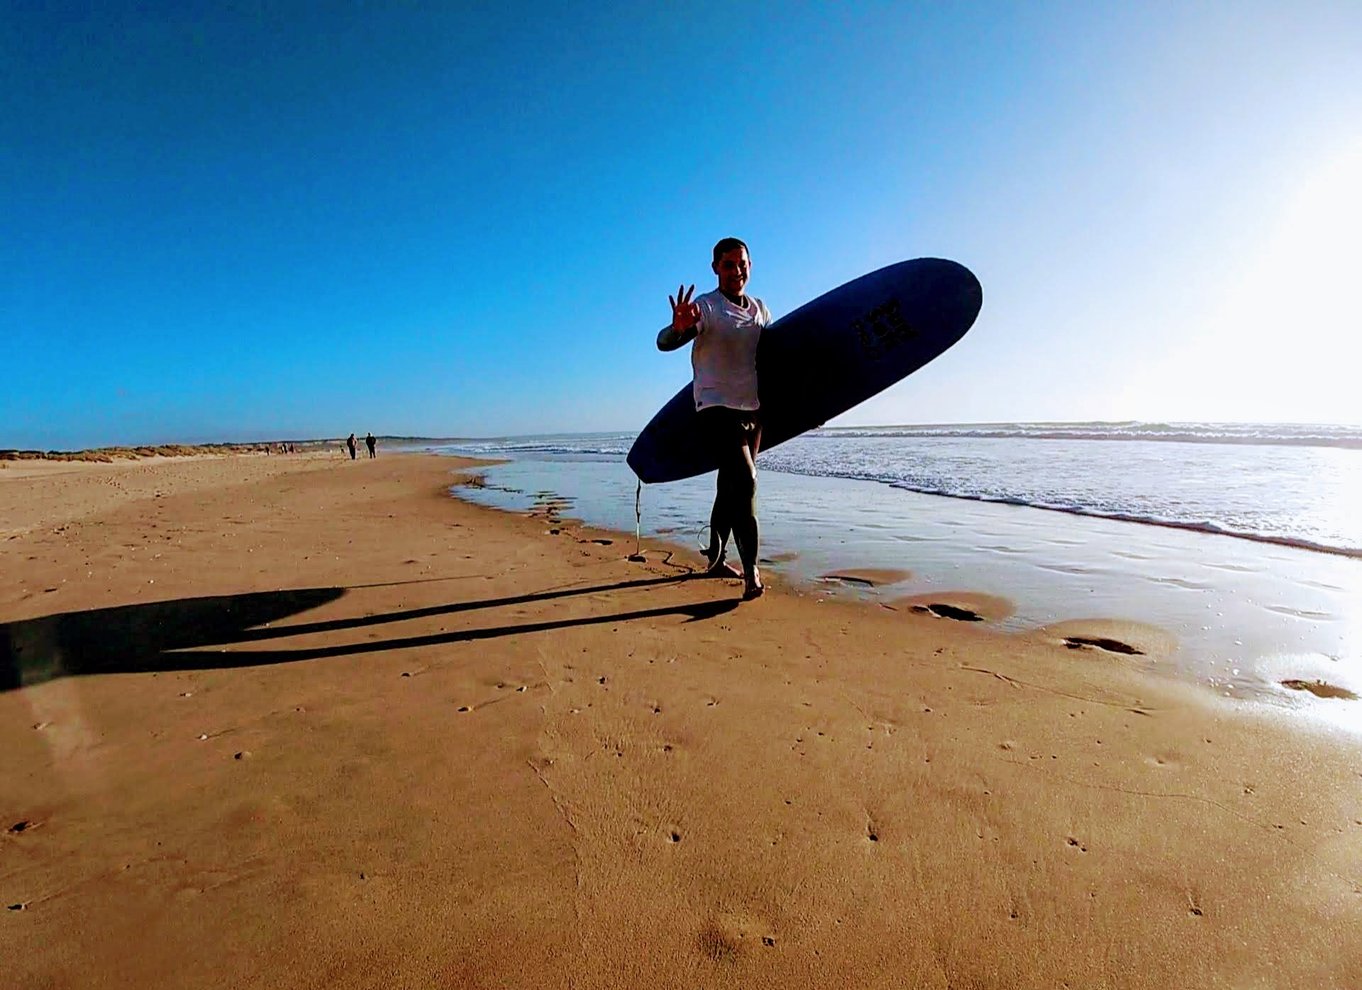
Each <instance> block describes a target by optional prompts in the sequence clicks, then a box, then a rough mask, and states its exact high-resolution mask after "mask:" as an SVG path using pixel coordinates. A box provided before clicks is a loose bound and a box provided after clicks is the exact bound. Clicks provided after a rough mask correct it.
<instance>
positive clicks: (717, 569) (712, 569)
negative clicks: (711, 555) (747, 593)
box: [705, 557, 742, 578]
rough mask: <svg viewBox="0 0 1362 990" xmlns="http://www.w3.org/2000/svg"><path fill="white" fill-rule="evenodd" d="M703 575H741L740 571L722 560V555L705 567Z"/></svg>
mask: <svg viewBox="0 0 1362 990" xmlns="http://www.w3.org/2000/svg"><path fill="white" fill-rule="evenodd" d="M705 577H717V578H740V577H742V571H740V570H738V569H737V568H736V567H734V566H733V565H732V564H730V563H729V562H728V561H726V560H724V558H723V557H720V558H719V559H718V560H716V561H714V562H713V563H711V564H710V565H709V567H707V568H706V569H705Z"/></svg>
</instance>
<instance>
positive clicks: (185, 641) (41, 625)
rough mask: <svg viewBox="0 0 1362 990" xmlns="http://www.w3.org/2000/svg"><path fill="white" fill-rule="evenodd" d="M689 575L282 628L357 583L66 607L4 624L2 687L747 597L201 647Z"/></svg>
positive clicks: (693, 609)
mask: <svg viewBox="0 0 1362 990" xmlns="http://www.w3.org/2000/svg"><path fill="white" fill-rule="evenodd" d="M688 577H689V575H684V576H677V577H660V578H647V579H643V580H639V581H622V582H618V583H616V584H604V585H592V586H587V587H577V588H561V589H550V590H548V591H543V592H537V593H534V594H528V595H513V596H509V597H503V598H488V599H482V600H478V601H468V602H450V603H447V604H443V605H437V606H431V607H429V608H417V609H404V610H400V611H395V612H386V613H382V614H379V615H366V616H357V617H354V618H345V619H331V620H327V621H324V622H308V623H299V624H294V625H284V626H277V627H273V628H261V627H263V626H265V625H266V624H267V623H271V622H276V621H278V620H280V619H283V618H287V617H288V616H290V615H296V614H298V613H300V612H305V611H307V610H309V609H313V608H317V607H318V606H321V605H325V604H327V603H328V602H333V601H335V600H336V599H338V598H340V597H341V596H342V595H344V594H345V593H346V590H347V589H345V588H304V589H298V590H291V591H262V592H252V593H249V594H242V595H219V596H213V597H205V598H182V599H178V600H175V601H165V602H147V603H145V604H138V605H119V606H116V607H113V608H101V609H90V610H88V611H84V612H65V613H59V614H57V615H49V616H43V617H41V618H37V619H26V620H23V621H20V622H11V623H8V624H5V625H0V691H9V690H13V689H15V688H20V687H28V686H32V685H35V684H43V683H46V682H47V681H51V680H56V679H57V678H60V677H78V676H82V675H87V674H114V673H149V672H153V671H168V670H211V669H226V668H231V667H254V666H259V665H262V664H274V663H289V662H292V661H297V660H319V659H324V658H327V657H338V656H346V655H350V654H361V653H378V652H382V651H384V650H394V649H410V648H417V647H425V646H438V645H442V644H446V643H460V642H466V641H469V640H480V639H492V638H495V637H498V636H510V635H515V634H518V633H535V632H546V631H549V630H554V629H568V628H572V627H575V626H589V625H597V624H600V623H606V622H629V621H632V620H635V619H650V618H658V617H661V616H667V615H684V616H687V617H688V621H697V620H702V619H708V618H713V617H714V616H717V615H722V614H723V613H724V612H727V611H729V610H730V609H732V608H734V607H735V606H736V605H737V602H736V601H717V602H701V603H698V604H691V605H673V606H664V607H660V608H649V609H637V610H634V611H628V612H615V613H611V614H608V615H593V616H585V617H579V618H573V619H557V620H549V621H544V622H522V623H513V624H506V625H500V626H492V627H488V628H482V629H464V630H458V631H454V632H442V633H437V634H432V635H427V636H408V637H402V638H394V639H387V640H376V641H370V642H367V643H354V644H344V645H337V646H325V647H316V648H311V649H289V650H246V651H234V652H225V651H223V650H220V649H215V650H212V651H207V650H203V649H196V648H198V647H205V646H210V645H211V646H217V647H221V646H224V645H227V644H231V643H246V642H257V641H260V640H265V639H271V638H277V637H284V636H298V635H303V634H307V633H320V632H336V631H340V630H345V629H359V628H365V627H371V626H375V625H382V624H385V623H389V622H402V621H405V620H408V619H416V618H427V617H431V616H437V615H447V614H450V613H454V612H464V611H469V610H472V609H479V608H496V607H499V606H504V605H521V604H526V603H529V602H537V601H545V600H550V599H555V598H564V597H568V596H571V595H589V594H596V593H600V592H607V591H619V590H623V589H628V588H640V587H648V586H651V585H658V584H674V583H677V582H679V581H684V580H686V579H687V578H688Z"/></svg>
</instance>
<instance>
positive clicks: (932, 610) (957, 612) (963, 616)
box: [913, 602, 984, 622]
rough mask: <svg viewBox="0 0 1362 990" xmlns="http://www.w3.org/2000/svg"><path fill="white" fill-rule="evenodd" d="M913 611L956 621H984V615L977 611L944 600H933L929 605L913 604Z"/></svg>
mask: <svg viewBox="0 0 1362 990" xmlns="http://www.w3.org/2000/svg"><path fill="white" fill-rule="evenodd" d="M913 611H914V612H924V613H926V614H928V615H934V616H936V617H937V618H938V619H954V620H955V621H956V622H983V621H984V617H983V616H982V615H980V614H979V613H978V612H975V611H972V610H970V609H967V608H957V607H956V606H954V605H947V604H945V603H944V602H933V603H932V604H931V605H914V606H913Z"/></svg>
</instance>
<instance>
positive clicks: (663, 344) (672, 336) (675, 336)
mask: <svg viewBox="0 0 1362 990" xmlns="http://www.w3.org/2000/svg"><path fill="white" fill-rule="evenodd" d="M699 330H700V325H699V324H695V325H693V326H690V327H687V328H686V329H685V330H677V329H676V327H674V326H672V325H671V324H670V323H669V324H667V325H666V326H665V327H663V328H662V329H661V330H659V331H658V332H657V349H658V350H659V351H674V350H676V349H677V348H678V347H684V346H686V345H687V344H689V343H690V342H691V341H692V340H694V339H695V337H696V335H697V334H698V333H699Z"/></svg>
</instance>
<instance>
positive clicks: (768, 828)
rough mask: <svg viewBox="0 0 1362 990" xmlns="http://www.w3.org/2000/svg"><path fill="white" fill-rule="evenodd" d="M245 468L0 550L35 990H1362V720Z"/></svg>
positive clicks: (162, 487) (408, 466) (85, 503)
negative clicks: (1294, 718) (752, 588)
mask: <svg viewBox="0 0 1362 990" xmlns="http://www.w3.org/2000/svg"><path fill="white" fill-rule="evenodd" d="M279 460H281V461H285V460H287V459H286V458H281V459H279ZM264 462H265V459H264V458H253V459H249V463H251V464H253V465H258V466H259V467H257V468H255V469H252V470H246V469H244V468H243V467H242V466H241V465H240V464H231V463H229V462H228V461H226V460H221V461H212V462H190V463H180V464H166V465H160V466H157V467H154V468H152V469H150V471H151V473H150V475H149V476H148V477H146V478H144V479H143V482H144V483H143V484H142V486H141V487H138V488H137V489H136V490H135V491H133V490H129V489H128V488H127V487H126V486H125V489H124V490H123V491H121V492H120V491H112V490H108V489H107V486H105V485H103V483H102V482H100V481H99V480H98V479H97V478H95V476H94V475H93V474H87V475H84V476H83V477H84V478H85V482H84V483H82V482H81V480H80V479H81V477H82V476H81V475H75V476H70V475H68V476H64V477H65V479H66V483H67V484H68V485H70V486H71V489H70V490H68V491H67V492H66V494H65V495H64V496H63V498H64V501H60V502H59V504H60V505H62V506H66V507H67V508H65V509H63V511H66V512H67V513H68V515H71V513H74V512H77V511H79V512H84V513H85V514H84V515H71V518H69V519H66V520H65V521H63V520H60V519H57V518H55V517H53V516H51V510H49V515H48V517H47V519H46V523H45V524H44V525H43V526H40V527H35V528H34V529H32V530H29V531H27V532H25V533H23V534H19V535H15V536H10V537H9V538H7V539H0V564H2V565H3V566H2V567H0V622H3V623H4V632H5V642H7V643H9V644H10V645H9V647H8V649H9V650H10V653H9V654H8V657H9V660H10V663H11V664H14V663H15V662H16V661H15V659H14V658H15V656H16V653H15V649H16V645H22V649H21V650H20V652H19V654H17V655H18V656H20V657H21V658H22V659H21V660H19V661H18V662H19V664H20V666H21V667H22V668H23V669H27V670H29V672H30V674H32V672H33V671H34V670H39V667H35V666H32V664H33V663H35V662H36V660H35V658H38V657H41V658H42V660H43V665H41V671H45V672H46V673H47V674H50V675H51V676H46V677H45V678H43V677H37V678H35V677H32V676H31V677H30V678H29V679H28V683H29V686H26V687H22V688H18V689H14V690H6V691H0V749H2V750H3V751H4V752H6V753H9V754H12V755H13V758H12V759H9V760H6V761H5V762H4V763H3V764H0V811H3V813H4V814H5V815H6V816H8V818H9V819H10V821H9V822H7V823H3V824H4V825H5V828H6V831H5V832H3V833H0V900H3V901H4V904H5V905H6V906H8V905H19V907H18V908H17V909H10V910H7V911H5V912H3V914H0V955H3V956H4V957H5V958H6V959H10V960H15V961H16V963H15V968H14V972H15V974H16V977H17V979H18V982H19V985H21V986H30V985H31V986H40V985H51V984H54V983H55V984H58V985H79V986H97V987H114V986H147V985H157V986H198V987H204V986H208V987H217V986H222V987H227V986H243V985H245V986H262V987H263V986H278V985H292V986H318V987H320V986H344V987H349V986H355V987H358V986H372V985H376V984H379V983H382V984H384V985H399V986H400V985H430V984H431V983H434V984H435V985H450V986H478V985H517V986H544V987H562V986H568V985H573V986H619V985H638V986H643V985H657V986H663V985H673V984H677V983H679V984H684V985H709V986H734V987H738V986H782V987H795V986H826V985H830V984H835V983H839V982H841V983H851V984H854V985H858V986H886V987H888V986H901V985H904V984H905V983H906V984H909V985H913V984H918V985H948V984H949V985H969V984H971V983H974V984H983V985H998V984H1006V985H1014V986H1020V987H1042V986H1045V987H1049V986H1055V985H1059V984H1060V983H1062V982H1063V981H1065V980H1067V981H1069V982H1070V983H1072V984H1073V985H1089V986H1091V985H1107V986H1119V987H1163V986H1170V985H1189V984H1198V985H1242V984H1247V983H1263V984H1270V985H1274V986H1283V987H1296V986H1300V987H1315V986H1319V987H1325V986H1340V987H1342V986H1349V985H1357V983H1358V982H1360V980H1359V978H1362V953H1359V951H1358V949H1359V948H1362V945H1360V944H1359V942H1362V937H1359V936H1358V935H1357V934H1356V932H1358V931H1360V930H1362V928H1359V927H1358V924H1357V922H1358V921H1362V896H1359V893H1362V874H1359V873H1358V871H1357V869H1356V862H1357V851H1358V843H1359V841H1362V802H1360V801H1359V799H1358V797H1357V793H1358V791H1357V781H1358V772H1357V770H1356V761H1357V752H1358V750H1357V746H1356V743H1355V741H1354V740H1350V739H1348V738H1346V737H1340V736H1337V735H1334V736H1327V735H1325V734H1322V733H1316V732H1302V731H1300V730H1299V726H1292V725H1289V724H1287V720H1285V719H1282V718H1279V717H1271V716H1268V715H1266V714H1264V713H1255V712H1252V711H1246V710H1243V709H1241V708H1232V707H1230V706H1226V705H1224V704H1221V703H1215V702H1214V701H1213V699H1208V698H1205V697H1203V696H1202V695H1201V694H1200V693H1198V692H1195V691H1192V690H1191V689H1189V688H1187V687H1185V686H1182V685H1179V684H1176V683H1173V682H1170V681H1166V680H1163V679H1160V678H1151V677H1149V676H1148V674H1147V672H1146V671H1145V669H1144V664H1143V661H1142V660H1141V658H1139V657H1131V656H1123V655H1120V654H1117V653H1111V652H1109V651H1105V650H1102V649H1100V648H1097V647H1093V646H1091V645H1090V644H1080V646H1079V648H1069V647H1068V646H1065V645H1063V644H1062V643H1060V642H1057V641H1056V640H1057V636H1056V637H1051V638H1048V639H1047V638H1046V637H1043V636H1035V635H1027V634H1016V633H1011V632H1006V631H1001V630H998V629H994V628H987V627H986V626H987V624H986V623H982V624H974V623H964V622H953V621H949V620H945V619H940V618H936V617H934V616H930V615H923V614H920V613H914V612H911V611H907V610H904V611H897V612H894V611H890V610H887V609H884V608H881V607H880V606H879V605H877V604H874V603H866V602H858V601H853V600H847V599H842V598H839V597H835V596H834V597H825V598H824V600H823V601H821V602H818V601H816V600H814V599H813V598H811V597H810V596H809V595H801V594H799V593H798V592H797V591H795V590H794V589H791V588H789V587H785V586H783V585H784V582H783V581H781V580H780V578H779V577H777V578H776V580H775V581H773V582H771V585H772V587H771V588H770V590H768V592H767V594H766V595H765V596H764V597H763V598H762V599H760V600H759V601H757V602H752V603H746V604H742V605H740V606H739V605H738V604H737V601H736V599H737V595H738V594H739V588H738V587H737V585H738V582H732V584H733V585H734V587H729V586H728V584H729V583H728V582H725V581H721V580H690V579H686V578H683V577H680V576H679V575H680V571H679V569H678V567H679V565H678V562H677V558H678V557H679V556H680V554H681V553H683V552H685V551H680V550H672V549H669V548H668V549H655V555H654V553H649V554H648V555H647V560H646V562H644V563H636V562H630V561H629V560H627V559H626V558H627V556H628V554H629V553H631V552H632V550H633V539H632V534H621V533H612V532H609V531H606V530H598V529H595V528H591V527H578V526H577V525H575V524H573V523H571V522H570V521H567V520H563V519H562V517H561V515H559V522H558V523H557V524H555V523H554V522H552V521H551V520H549V519H548V518H546V517H545V516H544V515H542V514H541V515H539V516H531V515H525V514H518V513H508V512H502V511H499V510H494V509H488V508H485V507H482V506H477V505H473V504H470V503H467V502H465V501H462V500H459V499H456V498H452V497H451V496H450V494H449V486H450V484H452V478H451V475H452V473H453V471H455V470H462V469H463V468H464V467H467V466H471V462H469V461H463V462H458V463H452V462H451V459H450V458H448V457H445V456H432V455H425V456H423V455H386V456H380V457H379V459H378V460H376V461H370V462H364V461H361V462H357V463H351V462H349V461H348V460H347V461H344V462H342V461H340V460H336V459H330V458H328V459H316V460H314V461H312V462H311V463H306V462H302V461H301V459H300V460H299V461H297V462H294V463H293V464H290V465H278V464H273V465H271V464H265V463H264ZM276 468H277V470H276ZM25 487H26V486H25V485H24V484H18V485H17V486H16V484H15V483H13V482H11V483H5V482H4V481H3V480H2V479H0V505H3V506H5V507H7V508H14V507H17V506H18V505H21V504H22V503H23V502H24V501H26V498H25V496H24V493H23V492H21V491H20V489H23V488H25ZM74 489H82V491H76V490H74ZM84 489H88V491H84ZM156 492H159V493H160V495H159V496H158V495H157V494H156ZM27 500H31V492H30V493H29V498H28V499H27ZM96 503H98V504H96ZM47 523H50V525H48V524H47ZM552 529H557V530H558V532H557V533H551V532H549V530H552ZM602 541H609V542H602ZM660 542H662V541H657V540H654V539H651V538H650V539H648V540H647V543H649V544H651V545H652V546H653V547H654V548H657V545H658V544H659V543H660ZM668 553H670V554H671V556H670V557H668V556H667V554H668ZM686 559H687V562H689V561H690V558H689V557H687V558H686ZM852 576H855V575H852ZM49 588H50V589H52V590H50V591H49V590H47V589H49ZM21 589H22V592H21ZM981 626H982V628H981ZM20 823H24V827H23V828H20V829H17V830H16V828H15V826H17V825H19V824H20ZM1350 933H1351V934H1350ZM1340 940H1342V943H1343V944H1342V945H1340ZM1283 946H1288V947H1290V951H1288V952H1283V951H1281V947H1283ZM129 947H135V948H131V949H130V948H129ZM242 960H249V962H248V963H247V964H246V969H245V970H243V969H242V968H241V967H242Z"/></svg>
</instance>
